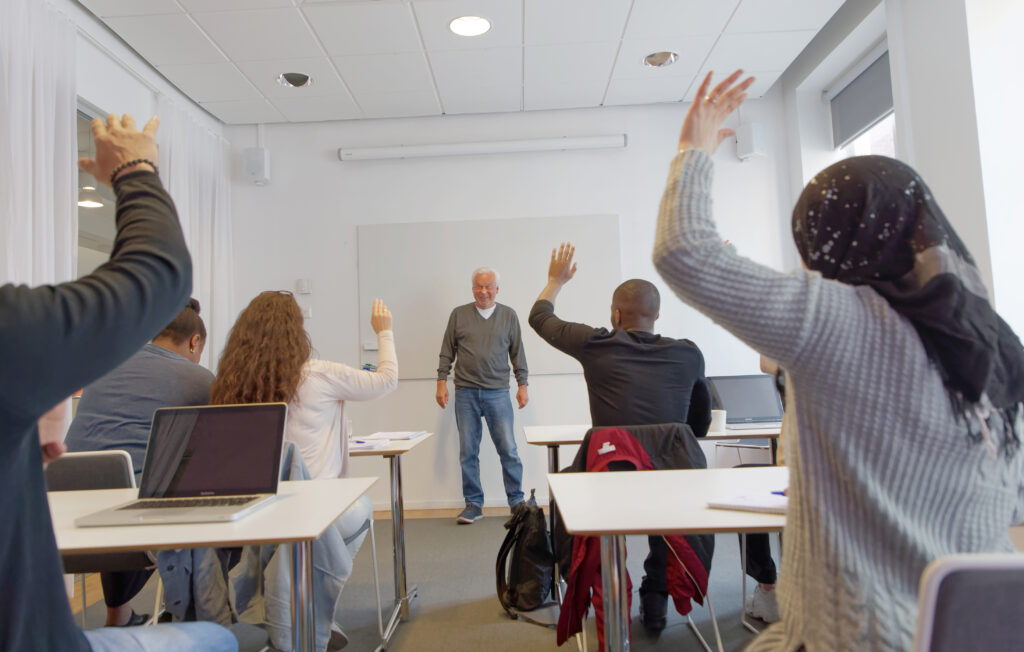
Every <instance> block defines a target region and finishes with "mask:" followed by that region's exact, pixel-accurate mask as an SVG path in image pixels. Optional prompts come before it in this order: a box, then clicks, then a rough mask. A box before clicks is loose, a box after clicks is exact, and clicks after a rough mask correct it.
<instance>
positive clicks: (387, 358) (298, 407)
mask: <svg viewBox="0 0 1024 652" xmlns="http://www.w3.org/2000/svg"><path fill="white" fill-rule="evenodd" d="M377 345H378V352H377V355H378V360H377V371H364V370H362V369H353V368H352V367H350V366H348V365H345V364H342V363H340V362H328V361H326V360H312V359H311V360H309V361H308V362H306V364H305V366H304V367H303V369H302V380H301V381H299V388H298V391H297V392H296V394H295V398H293V399H292V401H291V402H290V403H289V404H288V426H287V428H286V430H285V437H284V438H285V441H290V442H294V443H295V445H296V446H298V448H299V450H300V451H301V452H302V459H303V460H304V461H305V462H306V467H307V468H308V469H309V473H310V475H312V476H313V478H339V477H344V476H345V475H347V474H348V439H347V437H343V436H342V424H344V423H345V401H366V400H369V399H372V398H378V397H380V396H384V395H385V394H389V393H391V392H392V391H394V389H395V388H396V387H398V361H397V360H396V358H395V337H394V333H392V331H390V330H387V331H381V332H380V333H378V334H377ZM346 434H347V433H346Z"/></svg>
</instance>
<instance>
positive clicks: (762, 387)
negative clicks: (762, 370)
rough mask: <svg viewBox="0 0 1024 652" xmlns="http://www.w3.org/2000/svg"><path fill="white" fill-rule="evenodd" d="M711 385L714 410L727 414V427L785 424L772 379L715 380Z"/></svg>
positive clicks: (729, 378)
mask: <svg viewBox="0 0 1024 652" xmlns="http://www.w3.org/2000/svg"><path fill="white" fill-rule="evenodd" d="M708 383H709V384H710V385H711V407H712V408H714V409H716V410H725V421H726V423H760V422H765V423H777V422H779V421H782V399H781V398H780V397H779V391H778V390H777V389H775V378H773V377H772V376H767V375H765V374H756V375H753V376H712V377H710V378H708Z"/></svg>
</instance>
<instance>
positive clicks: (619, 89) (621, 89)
mask: <svg viewBox="0 0 1024 652" xmlns="http://www.w3.org/2000/svg"><path fill="white" fill-rule="evenodd" d="M690 81H691V79H690V78H685V77H672V78H663V79H656V78H639V79H638V78H623V79H613V80H612V83H611V84H609V85H608V95H607V97H606V98H605V100H604V103H605V106H621V105H624V104H652V103H657V102H678V101H680V100H682V98H683V94H684V93H686V89H687V88H688V87H689V86H690Z"/></svg>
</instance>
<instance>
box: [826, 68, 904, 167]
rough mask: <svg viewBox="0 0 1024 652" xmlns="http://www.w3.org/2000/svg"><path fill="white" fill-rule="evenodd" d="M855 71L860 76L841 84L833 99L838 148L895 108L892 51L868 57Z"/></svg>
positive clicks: (833, 122) (836, 145) (832, 107)
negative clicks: (890, 71)
mask: <svg viewBox="0 0 1024 652" xmlns="http://www.w3.org/2000/svg"><path fill="white" fill-rule="evenodd" d="M865 63H866V64H867V65H865ZM858 69H859V70H860V71H859V72H857V70H858ZM851 72H852V73H855V74H856V76H855V77H853V79H850V81H849V82H848V83H845V84H841V85H839V87H838V91H837V92H835V93H834V94H831V98H830V100H829V106H830V110H831V113H832V144H833V146H834V147H835V148H836V149H842V148H845V147H846V146H847V145H849V144H850V143H851V142H852V141H854V140H855V139H857V138H859V137H860V136H861V135H863V134H864V133H866V132H867V131H868V130H870V129H872V128H873V127H875V126H876V125H877V124H878V123H879V122H880V121H881V120H883V119H884V118H886V117H887V116H889V115H891V114H892V111H893V101H892V79H891V77H890V75H889V52H888V51H885V52H883V53H882V54H881V55H880V56H876V57H874V58H873V59H872V58H867V59H866V60H865V61H864V63H861V64H858V66H856V67H855V69H854V70H853V71H851ZM890 131H891V130H890Z"/></svg>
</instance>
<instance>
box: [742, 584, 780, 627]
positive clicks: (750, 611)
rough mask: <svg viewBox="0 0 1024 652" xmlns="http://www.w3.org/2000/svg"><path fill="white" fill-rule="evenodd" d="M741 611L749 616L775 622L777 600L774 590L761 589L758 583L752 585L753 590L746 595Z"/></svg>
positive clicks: (777, 608)
mask: <svg viewBox="0 0 1024 652" xmlns="http://www.w3.org/2000/svg"><path fill="white" fill-rule="evenodd" d="M743 611H744V613H746V614H747V615H748V616H750V617H751V618H758V619H760V620H763V621H764V622H766V623H776V622H778V621H779V620H780V617H779V601H778V600H777V599H776V598H775V590H774V589H773V590H771V591H763V590H762V589H761V585H760V584H756V585H755V586H754V592H753V593H751V594H750V595H748V596H747V603H746V604H745V605H743Z"/></svg>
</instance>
